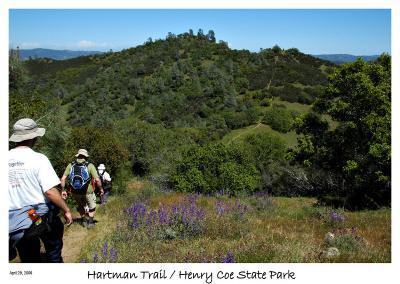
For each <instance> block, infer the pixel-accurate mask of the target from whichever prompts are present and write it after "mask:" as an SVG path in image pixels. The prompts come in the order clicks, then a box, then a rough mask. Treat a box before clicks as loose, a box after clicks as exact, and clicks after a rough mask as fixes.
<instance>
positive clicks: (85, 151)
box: [75, 149, 89, 158]
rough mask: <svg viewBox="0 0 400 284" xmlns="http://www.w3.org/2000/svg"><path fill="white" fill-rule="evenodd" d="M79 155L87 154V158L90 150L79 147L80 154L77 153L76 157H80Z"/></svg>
mask: <svg viewBox="0 0 400 284" xmlns="http://www.w3.org/2000/svg"><path fill="white" fill-rule="evenodd" d="M79 155H82V156H85V157H86V158H87V157H89V154H88V151H87V150H85V149H79V151H78V154H76V155H75V157H78V156H79Z"/></svg>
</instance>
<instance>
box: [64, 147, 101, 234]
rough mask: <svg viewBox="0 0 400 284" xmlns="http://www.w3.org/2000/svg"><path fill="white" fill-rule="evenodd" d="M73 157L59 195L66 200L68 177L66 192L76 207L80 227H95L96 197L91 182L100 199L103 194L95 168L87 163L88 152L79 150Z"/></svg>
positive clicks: (66, 170)
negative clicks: (66, 186)
mask: <svg viewBox="0 0 400 284" xmlns="http://www.w3.org/2000/svg"><path fill="white" fill-rule="evenodd" d="M75 157H76V159H75V161H73V162H72V163H70V164H69V165H68V166H67V168H66V169H65V171H64V174H63V176H62V178H61V195H62V197H63V198H64V199H66V198H67V195H68V194H67V191H66V190H65V181H66V179H67V177H68V183H69V190H68V191H69V193H70V194H72V197H73V198H74V200H75V202H76V203H77V205H78V206H77V209H78V212H79V214H80V216H81V221H82V225H83V226H84V227H86V228H92V227H94V226H95V223H94V213H95V211H96V195H95V193H94V184H93V182H94V183H95V184H96V185H97V186H98V188H99V189H100V197H101V196H102V195H103V194H104V190H103V187H102V184H101V181H100V178H99V175H98V174H97V171H96V167H95V166H94V165H93V164H92V163H89V162H88V161H87V159H88V158H89V154H88V152H87V151H86V150H85V149H79V151H78V154H76V155H75ZM86 209H87V210H86ZM86 211H87V212H86Z"/></svg>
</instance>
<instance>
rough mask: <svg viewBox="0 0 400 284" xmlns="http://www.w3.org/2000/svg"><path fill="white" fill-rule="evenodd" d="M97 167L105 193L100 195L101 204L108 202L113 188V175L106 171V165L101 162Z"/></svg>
mask: <svg viewBox="0 0 400 284" xmlns="http://www.w3.org/2000/svg"><path fill="white" fill-rule="evenodd" d="M97 169H98V172H99V176H100V179H101V184H102V185H103V189H104V194H103V196H101V197H100V200H101V204H106V203H107V199H108V195H109V194H110V190H111V177H110V174H109V173H107V172H106V166H105V165H104V164H100V165H99V166H98V167H97Z"/></svg>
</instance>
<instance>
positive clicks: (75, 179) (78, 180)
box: [69, 161, 91, 192]
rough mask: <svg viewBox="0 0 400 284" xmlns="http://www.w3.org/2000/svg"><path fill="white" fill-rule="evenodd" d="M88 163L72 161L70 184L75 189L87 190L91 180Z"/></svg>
mask: <svg viewBox="0 0 400 284" xmlns="http://www.w3.org/2000/svg"><path fill="white" fill-rule="evenodd" d="M88 165H89V163H88V162H84V163H82V164H79V163H78V162H76V161H74V162H72V164H71V170H70V172H69V184H70V185H71V187H72V189H73V190H74V191H82V192H86V190H87V189H88V187H89V184H90V180H91V178H90V174H89V168H88Z"/></svg>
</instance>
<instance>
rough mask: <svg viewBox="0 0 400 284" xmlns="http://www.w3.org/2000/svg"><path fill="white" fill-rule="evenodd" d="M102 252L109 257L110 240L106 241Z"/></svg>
mask: <svg viewBox="0 0 400 284" xmlns="http://www.w3.org/2000/svg"><path fill="white" fill-rule="evenodd" d="M101 253H102V254H103V256H104V257H107V255H108V242H105V243H104V245H103V248H102V250H101Z"/></svg>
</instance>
